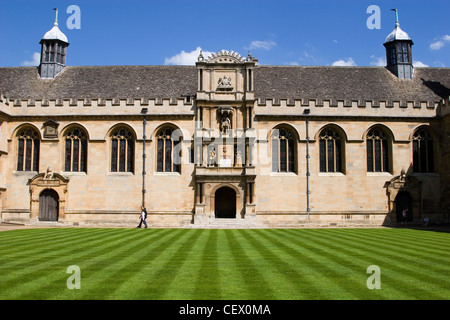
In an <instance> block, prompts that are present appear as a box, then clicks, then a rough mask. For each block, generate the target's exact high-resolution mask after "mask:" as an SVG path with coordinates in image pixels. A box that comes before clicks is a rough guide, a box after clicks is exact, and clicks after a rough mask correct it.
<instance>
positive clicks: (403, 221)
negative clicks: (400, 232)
mask: <svg viewBox="0 0 450 320" xmlns="http://www.w3.org/2000/svg"><path fill="white" fill-rule="evenodd" d="M407 220H408V207H405V209H403V212H402V224H403V225H404V226H406V222H407Z"/></svg>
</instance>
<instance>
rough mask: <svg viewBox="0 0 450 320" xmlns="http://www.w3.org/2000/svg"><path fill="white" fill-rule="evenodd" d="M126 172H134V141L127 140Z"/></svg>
mask: <svg viewBox="0 0 450 320" xmlns="http://www.w3.org/2000/svg"><path fill="white" fill-rule="evenodd" d="M127 171H128V172H134V140H133V139H128V140H127Z"/></svg>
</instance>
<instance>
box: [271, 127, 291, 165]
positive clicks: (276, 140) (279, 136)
mask: <svg viewBox="0 0 450 320" xmlns="http://www.w3.org/2000/svg"><path fill="white" fill-rule="evenodd" d="M272 172H295V138H294V135H293V134H292V133H291V132H290V131H289V130H288V129H286V128H279V129H275V130H274V131H273V132H272Z"/></svg>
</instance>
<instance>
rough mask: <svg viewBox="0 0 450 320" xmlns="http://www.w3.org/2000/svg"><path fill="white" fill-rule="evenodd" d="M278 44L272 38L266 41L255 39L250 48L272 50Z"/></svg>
mask: <svg viewBox="0 0 450 320" xmlns="http://www.w3.org/2000/svg"><path fill="white" fill-rule="evenodd" d="M276 45H277V43H276V42H275V41H272V40H264V41H258V40H255V41H252V43H251V44H250V47H249V49H250V50H254V49H264V50H270V49H272V48H273V47H275V46H276Z"/></svg>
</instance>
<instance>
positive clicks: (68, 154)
mask: <svg viewBox="0 0 450 320" xmlns="http://www.w3.org/2000/svg"><path fill="white" fill-rule="evenodd" d="M71 149H72V140H71V139H66V152H65V153H66V156H65V157H64V158H65V164H64V171H70V158H71V156H72V155H71V153H72V151H71Z"/></svg>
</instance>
